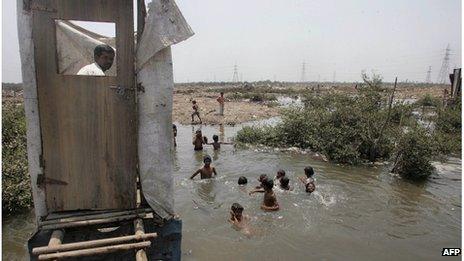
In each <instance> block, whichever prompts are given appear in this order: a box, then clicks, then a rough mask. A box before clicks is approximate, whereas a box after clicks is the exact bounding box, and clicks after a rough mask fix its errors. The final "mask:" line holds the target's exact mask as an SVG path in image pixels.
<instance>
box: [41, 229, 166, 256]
mask: <svg viewBox="0 0 464 261" xmlns="http://www.w3.org/2000/svg"><path fill="white" fill-rule="evenodd" d="M156 236H157V234H156V233H149V234H140V235H130V236H121V237H113V238H105V239H98V240H89V241H84V242H76V243H69V244H61V245H54V246H50V244H49V245H48V246H46V247H36V248H34V249H32V254H34V255H41V254H48V253H53V252H63V251H71V250H79V249H86V248H95V247H101V246H107V245H114V244H120V243H127V242H130V241H147V240H150V239H153V238H155V237H156Z"/></svg>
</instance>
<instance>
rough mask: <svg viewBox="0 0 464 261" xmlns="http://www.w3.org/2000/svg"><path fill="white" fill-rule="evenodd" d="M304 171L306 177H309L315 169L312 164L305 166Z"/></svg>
mask: <svg viewBox="0 0 464 261" xmlns="http://www.w3.org/2000/svg"><path fill="white" fill-rule="evenodd" d="M304 172H305V175H306V177H308V178H309V177H312V176H313V175H314V169H313V167H311V166H307V167H306V168H304Z"/></svg>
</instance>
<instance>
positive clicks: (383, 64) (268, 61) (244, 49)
mask: <svg viewBox="0 0 464 261" xmlns="http://www.w3.org/2000/svg"><path fill="white" fill-rule="evenodd" d="M2 4H3V10H2V15H3V18H2V22H3V25H2V28H3V32H2V36H3V39H2V43H3V47H2V63H3V64H2V65H3V66H2V74H3V75H2V77H3V79H2V81H3V82H20V81H21V72H20V61H19V53H18V40H17V28H16V1H13V0H8V1H2ZM177 4H178V6H179V8H180V9H181V11H182V12H183V14H184V16H185V18H186V19H187V21H188V22H189V24H190V26H191V27H192V29H193V30H194V32H195V35H194V36H193V37H191V38H190V39H188V40H187V41H185V42H182V43H180V44H177V45H175V46H174V47H173V62H174V78H175V81H176V82H185V81H214V80H216V81H230V80H232V76H233V73H234V65H235V64H236V65H237V68H238V75H239V77H242V79H243V80H244V81H245V80H246V81H254V80H261V79H263V80H266V79H269V80H274V79H275V80H283V81H299V80H300V79H301V76H302V73H301V71H302V63H303V62H305V64H306V74H305V80H307V81H316V80H318V79H320V80H321V81H322V80H327V81H332V80H333V78H334V74H335V79H336V81H359V80H360V74H361V71H362V70H366V71H368V72H371V71H372V70H374V71H375V72H377V73H380V74H382V75H383V77H384V80H385V81H393V80H394V77H395V76H398V77H399V80H406V79H408V80H414V81H424V80H425V78H426V73H427V70H428V67H429V66H432V81H435V80H436V78H437V74H438V71H439V70H440V67H441V63H442V60H443V56H444V53H445V48H446V46H447V44H450V48H451V56H450V69H452V68H454V67H455V66H458V67H460V66H461V1H459V0H408V1H401V0H390V1H374V0H358V1H346V0H331V1H322V0H320V1H309V0H285V1H283V0H281V1H275V0H266V1H264V0H261V1H258V0H255V1H249V0H248V1H245V0H235V1H226V0H221V1H219V0H178V1H177Z"/></svg>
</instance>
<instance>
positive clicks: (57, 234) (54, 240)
mask: <svg viewBox="0 0 464 261" xmlns="http://www.w3.org/2000/svg"><path fill="white" fill-rule="evenodd" d="M63 237H64V232H63V230H54V231H53V232H52V235H51V236H50V241H49V242H48V246H49V247H57V246H60V245H61V242H63ZM54 260H57V259H54Z"/></svg>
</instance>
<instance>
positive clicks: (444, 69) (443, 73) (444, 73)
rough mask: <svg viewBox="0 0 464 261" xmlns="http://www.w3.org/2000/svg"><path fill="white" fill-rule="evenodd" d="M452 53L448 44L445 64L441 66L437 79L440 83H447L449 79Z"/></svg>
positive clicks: (444, 59)
mask: <svg viewBox="0 0 464 261" xmlns="http://www.w3.org/2000/svg"><path fill="white" fill-rule="evenodd" d="M450 51H451V49H450V47H449V44H448V46H446V50H445V57H443V62H442V64H441V68H440V72H439V73H438V78H437V82H438V83H442V84H443V83H445V82H446V79H448V71H449V56H450Z"/></svg>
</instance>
